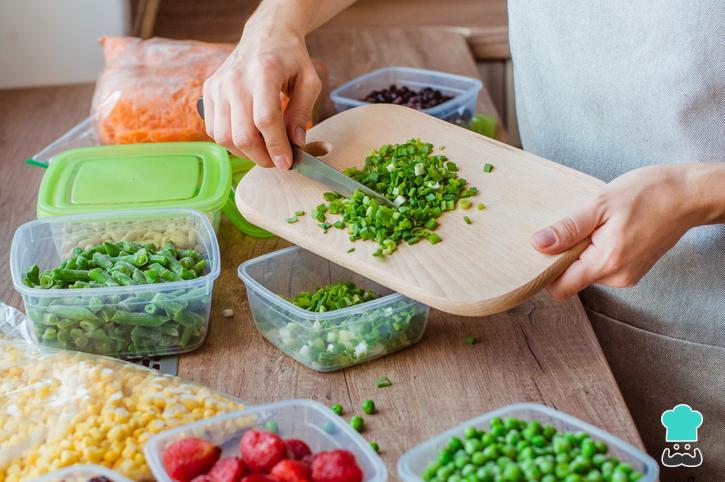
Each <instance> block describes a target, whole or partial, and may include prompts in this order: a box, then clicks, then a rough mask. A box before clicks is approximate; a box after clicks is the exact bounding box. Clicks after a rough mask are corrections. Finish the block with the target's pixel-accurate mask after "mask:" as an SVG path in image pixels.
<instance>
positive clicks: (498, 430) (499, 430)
mask: <svg viewBox="0 0 725 482" xmlns="http://www.w3.org/2000/svg"><path fill="white" fill-rule="evenodd" d="M491 432H492V433H493V434H494V435H495V436H496V437H497V438H498V437H502V436H503V435H504V434H505V433H506V427H504V426H503V425H496V426H495V427H491Z"/></svg>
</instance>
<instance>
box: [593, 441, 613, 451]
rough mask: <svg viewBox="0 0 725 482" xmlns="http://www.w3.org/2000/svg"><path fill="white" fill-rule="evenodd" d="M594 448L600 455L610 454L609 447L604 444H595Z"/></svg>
mask: <svg viewBox="0 0 725 482" xmlns="http://www.w3.org/2000/svg"><path fill="white" fill-rule="evenodd" d="M594 446H595V447H596V448H597V452H599V453H600V454H606V453H607V452H609V446H608V445H607V444H606V443H604V442H595V443H594Z"/></svg>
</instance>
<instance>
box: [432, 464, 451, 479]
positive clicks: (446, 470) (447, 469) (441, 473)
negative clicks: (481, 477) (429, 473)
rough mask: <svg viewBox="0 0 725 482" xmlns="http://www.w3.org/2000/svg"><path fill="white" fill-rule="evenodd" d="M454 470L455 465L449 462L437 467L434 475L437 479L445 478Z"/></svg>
mask: <svg viewBox="0 0 725 482" xmlns="http://www.w3.org/2000/svg"><path fill="white" fill-rule="evenodd" d="M455 470H456V467H455V466H454V465H451V464H448V465H444V466H443V467H441V468H440V469H438V470H437V471H436V477H438V478H439V479H447V478H448V477H450V476H451V475H452V474H453V472H454V471H455Z"/></svg>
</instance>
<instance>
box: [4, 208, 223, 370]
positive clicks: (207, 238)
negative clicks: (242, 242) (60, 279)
mask: <svg viewBox="0 0 725 482" xmlns="http://www.w3.org/2000/svg"><path fill="white" fill-rule="evenodd" d="M124 239H125V240H129V241H135V242H139V243H149V242H153V243H155V244H156V245H157V246H160V245H162V244H163V243H164V242H165V241H167V240H170V241H172V242H174V244H175V245H176V247H177V248H179V249H182V248H184V249H196V250H197V251H199V253H201V255H202V256H203V257H204V258H205V259H206V260H207V265H208V268H207V270H208V272H207V274H205V275H203V276H200V277H198V278H196V279H192V280H184V281H174V282H167V283H159V284H147V285H136V286H117V287H108V288H83V289H41V288H29V287H28V286H26V285H24V284H23V282H22V280H23V276H24V273H25V272H26V271H27V270H28V269H29V268H30V267H31V266H32V265H33V264H37V265H38V266H40V269H41V272H42V271H43V270H45V269H49V268H52V267H55V266H57V265H58V264H60V263H61V261H63V260H64V259H66V258H67V257H68V255H69V254H70V253H71V251H72V250H73V248H75V247H81V248H84V249H86V248H89V247H91V246H93V245H96V244H99V243H101V242H103V241H111V242H114V241H120V240H124ZM10 264H11V273H12V278H13V284H14V285H15V289H16V290H17V291H18V292H19V293H20V294H21V296H22V298H23V303H24V304H25V312H26V313H27V315H28V318H29V320H30V321H29V323H30V329H29V330H28V331H29V336H30V337H31V338H32V339H33V340H34V341H35V342H37V343H40V344H43V345H48V346H54V347H60V348H68V349H73V350H80V351H86V352H89V353H97V354H101V355H111V356H127V357H141V356H163V355H173V354H177V353H184V352H187V351H191V350H194V349H195V348H197V347H199V346H200V345H201V344H202V342H203V341H204V338H205V336H206V331H207V326H208V322H209V310H210V309H211V296H212V288H213V286H214V280H215V279H216V278H217V277H218V276H219V245H218V243H217V240H216V236H215V235H214V230H213V229H212V226H211V224H210V223H209V220H208V219H207V217H206V216H205V215H204V214H202V213H200V212H199V211H194V210H191V209H159V210H153V209H147V210H141V211H122V212H108V213H96V214H84V215H76V216H67V217H52V218H44V219H39V220H36V221H31V222H29V223H26V224H24V225H22V226H21V227H20V228H18V230H17V231H16V232H15V236H14V238H13V243H12V247H11V249H10ZM157 294H162V295H163V296H164V297H173V298H174V299H175V300H176V301H179V302H181V303H183V304H184V305H185V308H184V309H183V310H182V312H181V313H187V316H185V317H184V320H183V322H181V323H177V322H176V321H175V319H176V318H177V317H178V315H174V318H175V319H174V320H170V321H167V322H165V323H164V324H162V325H161V326H160V327H156V328H152V327H143V326H134V325H127V324H118V323H115V322H113V321H111V318H112V316H113V314H114V313H115V311H118V310H124V311H129V312H144V307H145V306H146V305H148V304H149V303H151V302H152V300H153V298H154V296H156V295H157ZM74 312H75V313H74ZM189 312H190V313H189ZM61 333H62V335H61Z"/></svg>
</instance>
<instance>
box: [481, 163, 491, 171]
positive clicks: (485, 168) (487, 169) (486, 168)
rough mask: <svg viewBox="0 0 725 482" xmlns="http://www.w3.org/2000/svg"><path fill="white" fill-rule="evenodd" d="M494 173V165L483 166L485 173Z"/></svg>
mask: <svg viewBox="0 0 725 482" xmlns="http://www.w3.org/2000/svg"><path fill="white" fill-rule="evenodd" d="M491 171H493V164H489V163H486V164H484V165H483V172H491Z"/></svg>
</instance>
